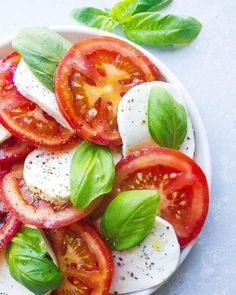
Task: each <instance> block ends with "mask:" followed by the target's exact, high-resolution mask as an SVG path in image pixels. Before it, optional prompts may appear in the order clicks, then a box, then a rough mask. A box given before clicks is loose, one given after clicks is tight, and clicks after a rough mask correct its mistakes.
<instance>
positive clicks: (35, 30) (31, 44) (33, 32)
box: [12, 27, 72, 91]
mask: <svg viewBox="0 0 236 295" xmlns="http://www.w3.org/2000/svg"><path fill="white" fill-rule="evenodd" d="M71 45H72V44H71V43H70V42H69V41H68V40H66V39H64V38H63V37H62V36H60V35H58V34H57V33H55V32H53V31H51V30H49V29H48V28H45V27H32V28H26V29H23V30H21V31H20V32H19V33H18V34H17V35H16V36H15V38H14V39H13V42H12V47H13V48H14V49H15V50H16V51H17V52H19V53H20V55H21V56H22V57H23V59H24V61H25V62H26V63H27V65H28V66H29V68H30V69H31V71H32V72H33V74H34V75H35V76H36V77H37V78H38V79H39V80H40V81H41V82H42V83H43V85H44V86H46V87H47V88H48V89H50V90H52V91H53V88H54V87H53V78H54V74H55V71H56V69H57V66H58V64H59V62H60V60H61V59H62V58H63V56H64V55H65V53H66V52H67V50H68V49H69V48H70V47H71Z"/></svg>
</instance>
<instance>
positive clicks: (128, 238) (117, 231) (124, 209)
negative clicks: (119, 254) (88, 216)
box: [100, 190, 160, 251]
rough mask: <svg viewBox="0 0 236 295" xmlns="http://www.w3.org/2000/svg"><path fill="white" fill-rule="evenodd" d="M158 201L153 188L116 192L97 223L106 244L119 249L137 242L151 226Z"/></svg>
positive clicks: (156, 193) (128, 247)
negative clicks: (99, 222) (116, 194)
mask: <svg viewBox="0 0 236 295" xmlns="http://www.w3.org/2000/svg"><path fill="white" fill-rule="evenodd" d="M159 204H160V196H159V193H158V192H157V191H156V190H133V191H127V192H122V193H120V194H119V195H118V196H117V197H116V198H115V199H114V200H113V201H112V202H111V203H110V204H109V206H108V207H107V209H106V211H105V213H104V214H103V216H102V220H101V225H100V226H101V231H102V234H103V235H104V237H105V239H106V240H107V241H108V243H109V244H110V246H111V247H112V248H113V249H115V250H118V251H123V250H126V249H130V248H132V247H135V246H136V245H138V244H139V243H141V242H142V241H143V240H144V239H145V237H146V236H147V235H148V234H149V233H150V232H151V230H152V228H153V225H154V222H155V216H156V214H157V212H158V210H159Z"/></svg>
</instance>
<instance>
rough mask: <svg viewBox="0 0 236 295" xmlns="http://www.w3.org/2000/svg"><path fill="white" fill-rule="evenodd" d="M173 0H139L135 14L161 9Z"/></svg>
mask: <svg viewBox="0 0 236 295" xmlns="http://www.w3.org/2000/svg"><path fill="white" fill-rule="evenodd" d="M172 1H173V0H139V1H138V3H137V7H136V10H135V12H134V14H137V13H140V12H145V11H148V10H150V9H151V10H155V11H156V10H160V9H162V8H164V7H165V6H167V5H169V4H170V3H171V2H172Z"/></svg>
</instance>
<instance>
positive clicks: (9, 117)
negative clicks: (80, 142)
mask: <svg viewBox="0 0 236 295" xmlns="http://www.w3.org/2000/svg"><path fill="white" fill-rule="evenodd" d="M20 59H21V56H20V55H19V54H18V53H16V52H14V53H12V54H11V55H9V56H7V57H5V58H4V59H2V60H0V123H1V124H2V125H3V126H4V127H5V128H6V129H7V130H8V131H9V132H10V133H12V134H13V135H15V136H16V137H18V138H20V139H22V140H24V141H26V142H28V143H30V144H33V145H37V146H42V147H52V148H54V147H62V146H64V145H67V144H70V143H71V142H73V141H74V140H75V138H76V137H75V134H74V132H71V131H70V130H68V129H66V128H64V127H63V126H61V125H60V124H59V123H57V122H56V121H55V120H54V119H53V118H52V117H50V116H49V115H48V114H47V113H45V112H44V111H43V110H42V109H41V108H40V107H39V106H37V105H36V104H35V103H33V102H31V101H30V100H28V99H27V98H25V97H24V96H22V95H21V94H20V93H19V92H18V90H17V89H16V86H15V85H14V82H13V77H14V74H15V71H16V68H17V65H18V63H19V61H20Z"/></svg>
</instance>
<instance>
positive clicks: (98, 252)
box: [48, 221, 114, 295]
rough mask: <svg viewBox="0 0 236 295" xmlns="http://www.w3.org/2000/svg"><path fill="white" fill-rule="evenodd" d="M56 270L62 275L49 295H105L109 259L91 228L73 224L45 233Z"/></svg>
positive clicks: (108, 251)
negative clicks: (60, 281) (61, 280)
mask: <svg viewBox="0 0 236 295" xmlns="http://www.w3.org/2000/svg"><path fill="white" fill-rule="evenodd" d="M48 237H49V241H50V242H51V245H52V248H53V250H54V253H55V254H56V257H57V260H58V263H59V268H60V270H61V271H62V273H63V274H64V276H65V279H64V282H63V283H62V285H61V286H60V288H59V289H57V290H55V291H53V292H52V293H51V294H53V295H63V294H64V295H67V294H80V295H108V294H109V289H110V285H111V280H112V274H113V268H114V265H113V258H112V255H111V253H110V250H109V249H108V247H107V245H106V244H105V242H104V241H103V240H102V238H101V237H100V235H99V234H98V233H97V232H96V231H95V229H94V228H93V227H91V226H90V225H88V224H86V223H85V222H82V221H80V222H77V223H74V224H72V225H70V226H69V227H66V228H60V229H56V230H50V231H49V232H48Z"/></svg>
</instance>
